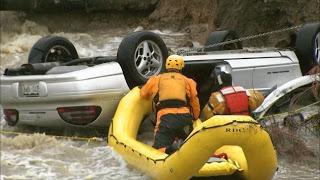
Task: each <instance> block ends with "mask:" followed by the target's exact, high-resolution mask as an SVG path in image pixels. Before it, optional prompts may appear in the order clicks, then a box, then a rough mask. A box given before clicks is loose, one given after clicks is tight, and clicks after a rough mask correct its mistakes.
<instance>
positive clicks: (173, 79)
mask: <svg viewBox="0 0 320 180" xmlns="http://www.w3.org/2000/svg"><path fill="white" fill-rule="evenodd" d="M196 86H197V84H196V82H195V81H193V80H192V79H190V78H187V77H185V76H184V75H182V74H181V73H178V72H167V73H163V74H160V75H158V76H153V77H151V78H150V79H149V80H148V82H147V83H146V84H145V85H144V86H143V87H142V88H141V91H140V95H141V97H142V98H145V99H150V98H154V97H155V96H156V95H157V94H159V103H161V102H162V101H167V100H179V101H185V103H186V106H180V107H174V105H173V106H172V107H165V106H164V107H163V108H161V109H159V110H158V112H157V122H156V127H155V132H156V131H157V130H158V128H159V124H160V118H161V116H163V115H165V114H169V113H172V114H183V113H191V114H192V115H193V117H194V119H198V118H199V114H200V105H199V99H198V97H197V88H196ZM159 103H157V105H156V106H158V105H159ZM190 110H191V111H190Z"/></svg>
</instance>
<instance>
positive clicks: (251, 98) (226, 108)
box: [202, 66, 264, 119]
mask: <svg viewBox="0 0 320 180" xmlns="http://www.w3.org/2000/svg"><path fill="white" fill-rule="evenodd" d="M214 73H215V76H216V78H215V79H216V84H217V85H218V86H219V89H220V90H219V91H216V92H213V93H212V94H211V96H210V98H209V101H208V103H207V104H206V105H205V107H204V108H203V111H202V114H203V116H204V118H205V119H209V118H210V117H212V116H214V115H250V113H251V112H252V111H254V110H255V109H256V108H257V107H259V106H260V105H261V104H262V102H263V100H264V96H263V94H262V93H260V92H259V91H255V90H246V89H244V88H243V87H241V86H232V76H231V74H230V73H231V71H230V70H226V68H225V66H217V67H216V68H215V70H214Z"/></svg>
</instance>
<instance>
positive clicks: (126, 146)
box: [109, 120, 262, 171]
mask: <svg viewBox="0 0 320 180" xmlns="http://www.w3.org/2000/svg"><path fill="white" fill-rule="evenodd" d="M234 123H238V124H254V125H257V126H259V128H262V126H260V124H259V123H258V122H255V121H249V122H248V121H237V120H234V121H231V122H228V123H226V124H221V125H215V126H209V127H206V126H204V127H202V128H201V129H199V130H198V131H196V132H194V133H193V134H191V136H189V137H188V138H187V139H185V140H184V142H183V144H184V143H186V142H187V141H188V140H189V139H190V138H191V137H193V136H194V135H196V134H198V133H199V132H202V131H205V130H208V129H215V128H219V127H224V126H228V125H230V124H234ZM111 126H112V128H111V133H110V135H109V136H110V137H112V138H113V139H114V140H115V141H116V144H119V145H122V147H124V148H125V149H126V148H130V149H131V151H132V152H134V153H137V154H138V155H139V156H140V157H141V156H142V157H145V158H146V159H147V160H150V161H152V162H153V163H154V164H156V163H157V162H158V161H159V162H160V161H162V162H165V161H166V159H167V158H169V157H170V156H171V155H168V156H166V157H165V158H163V159H152V158H151V157H148V156H146V155H144V154H141V153H140V152H139V151H137V150H135V149H134V148H132V147H130V146H128V145H126V144H125V143H123V142H121V141H119V140H118V139H117V137H116V136H115V135H113V125H112V122H111ZM183 144H182V145H183ZM177 151H179V149H178V150H177ZM227 161H228V162H229V163H232V164H234V165H235V166H236V167H238V168H239V169H238V170H239V171H241V168H240V166H239V164H237V162H235V161H232V160H229V159H228V160H227Z"/></svg>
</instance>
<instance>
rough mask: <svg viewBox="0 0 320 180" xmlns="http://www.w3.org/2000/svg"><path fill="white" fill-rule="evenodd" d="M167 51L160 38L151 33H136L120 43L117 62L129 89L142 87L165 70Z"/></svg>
mask: <svg viewBox="0 0 320 180" xmlns="http://www.w3.org/2000/svg"><path fill="white" fill-rule="evenodd" d="M167 57H168V49H167V46H166V45H165V43H164V42H163V40H162V39H161V37H160V36H159V35H157V34H155V33H153V32H149V31H138V32H134V33H131V34H129V35H128V36H126V37H125V38H124V39H123V40H122V41H121V43H120V45H119V48H118V52H117V61H118V62H119V64H120V66H121V67H122V70H123V73H124V76H125V78H126V81H127V84H128V85H129V87H130V88H133V87H135V86H139V85H142V84H144V83H146V81H147V80H148V79H149V78H150V77H151V76H153V75H157V74H159V73H160V72H162V71H163V70H164V69H165V60H166V58H167Z"/></svg>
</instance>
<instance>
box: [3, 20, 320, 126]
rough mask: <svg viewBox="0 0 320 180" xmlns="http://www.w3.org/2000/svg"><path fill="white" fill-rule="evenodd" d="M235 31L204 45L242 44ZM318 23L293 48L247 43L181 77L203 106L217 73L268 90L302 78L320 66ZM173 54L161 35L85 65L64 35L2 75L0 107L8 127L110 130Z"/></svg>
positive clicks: (195, 55) (137, 38)
mask: <svg viewBox="0 0 320 180" xmlns="http://www.w3.org/2000/svg"><path fill="white" fill-rule="evenodd" d="M236 38H237V35H236V34H235V33H234V32H233V31H229V30H226V31H216V32H213V33H212V34H211V35H210V36H209V38H208V41H207V43H206V45H210V44H215V43H220V42H226V41H229V40H232V39H236ZM319 43H320V23H313V24H306V25H304V26H302V27H301V28H300V29H299V30H298V31H297V32H296V38H295V47H292V48H288V49H275V48H272V49H271V48H269V49H243V48H242V44H241V42H235V43H232V44H228V45H226V46H216V47H210V48H208V49H205V50H204V51H201V52H190V53H186V54H184V59H185V63H186V67H185V68H184V71H183V73H184V74H185V75H187V76H188V77H191V78H193V79H194V80H195V81H196V82H197V85H198V87H197V88H198V92H199V98H200V104H201V107H203V105H204V104H205V103H206V101H207V100H208V98H209V95H210V94H211V92H212V91H214V90H216V87H215V86H214V83H213V79H214V77H213V73H212V71H213V69H214V68H215V67H216V66H218V65H219V66H225V67H227V68H229V69H231V73H232V76H233V83H234V84H237V85H241V86H244V87H245V88H247V89H256V90H261V91H263V92H266V93H267V92H268V91H270V90H271V89H272V88H273V87H275V86H280V85H282V84H284V83H286V82H288V81H290V80H292V79H295V78H298V77H301V76H302V75H304V74H306V72H307V71H308V70H309V69H310V68H311V67H313V66H316V65H319V63H320V55H319V54H320V53H319V52H320V49H319V47H320V45H319ZM167 56H168V49H167V47H166V45H165V43H164V42H163V40H162V39H161V38H160V37H159V36H158V35H157V34H155V33H152V32H148V31H139V32H134V33H132V34H129V35H128V36H127V37H125V38H124V39H123V40H122V42H121V44H120V46H119V48H118V52H117V56H116V57H110V56H105V57H93V58H79V57H78V54H77V51H76V49H75V47H74V46H73V44H72V43H71V42H70V41H69V40H67V39H65V38H63V37H58V36H48V37H44V38H41V39H40V40H38V41H37V42H36V43H35V44H34V46H33V47H32V49H31V51H30V54H29V58H28V62H29V63H28V64H24V65H22V66H21V67H19V68H15V69H6V71H5V73H4V75H2V76H1V85H0V89H1V105H2V107H3V111H4V115H5V120H6V121H7V123H8V125H11V126H15V125H32V126H42V127H62V126H85V127H87V126H90V127H106V126H107V125H108V124H109V122H110V121H111V119H112V117H113V114H114V112H115V109H116V107H117V104H118V102H119V100H120V99H121V98H122V97H123V96H124V95H125V94H126V93H127V92H128V91H129V90H130V89H131V88H133V87H135V86H138V85H142V84H143V83H145V82H146V80H147V79H148V78H149V77H150V76H153V75H156V74H158V73H160V72H162V71H163V70H164V61H165V59H166V57H167Z"/></svg>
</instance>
